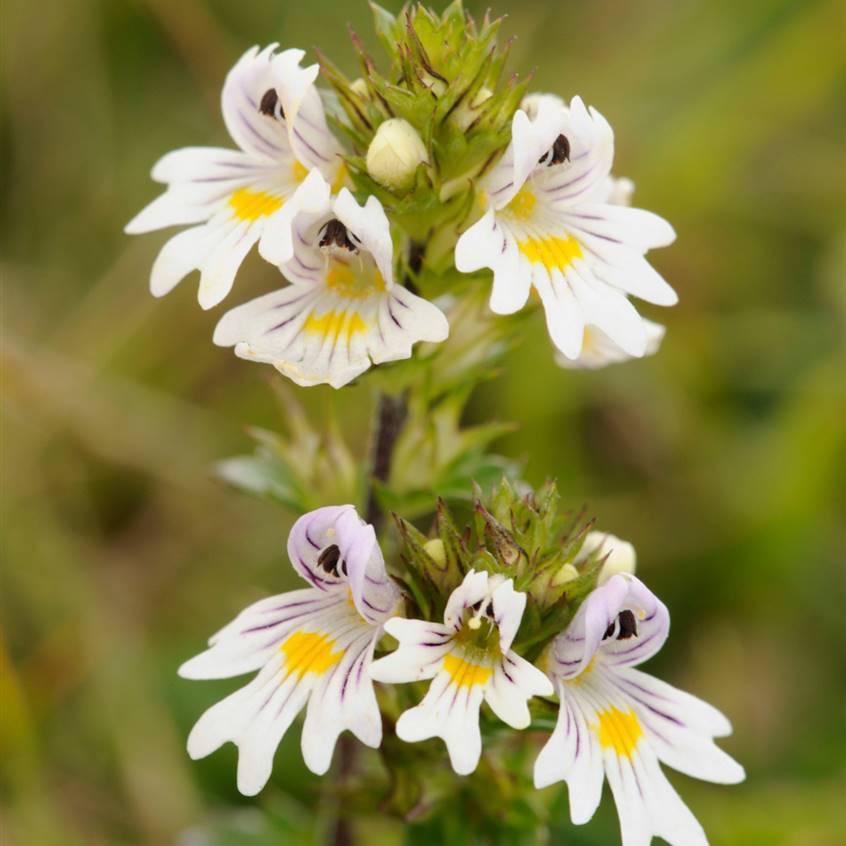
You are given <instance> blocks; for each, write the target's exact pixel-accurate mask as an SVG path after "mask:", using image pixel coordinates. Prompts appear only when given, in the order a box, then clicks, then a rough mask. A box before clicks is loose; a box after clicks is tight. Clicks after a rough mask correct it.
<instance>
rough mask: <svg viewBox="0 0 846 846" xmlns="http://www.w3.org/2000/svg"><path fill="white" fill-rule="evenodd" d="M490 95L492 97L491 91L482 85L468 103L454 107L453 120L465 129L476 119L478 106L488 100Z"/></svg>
mask: <svg viewBox="0 0 846 846" xmlns="http://www.w3.org/2000/svg"><path fill="white" fill-rule="evenodd" d="M491 97H493V91H491V89H490V88H486V87H485V86H484V85H483V86H482V87H481V88H480V89H479V90H478V91H477V92H476V96H475V97H473V99H472V100H471V101H470V102H469V103H467V104H462V105H461V106H459V107H458V109H456V112H455V122H456V123H457V124H458V125H459V126H460V127H461V129H467V127H468V126H470V124H471V123H473V121H474V120H476V115H477V113H478V109H479V106H481V105H482V104H483V103H485V102H486V101H487V100H490V99H491Z"/></svg>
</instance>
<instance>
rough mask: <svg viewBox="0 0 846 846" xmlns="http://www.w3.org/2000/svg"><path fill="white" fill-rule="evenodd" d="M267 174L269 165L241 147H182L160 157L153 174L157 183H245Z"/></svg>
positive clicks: (229, 185) (226, 184) (228, 184)
mask: <svg viewBox="0 0 846 846" xmlns="http://www.w3.org/2000/svg"><path fill="white" fill-rule="evenodd" d="M267 173H268V168H267V165H265V164H263V163H261V162H257V161H256V160H255V159H253V158H251V157H250V156H249V155H247V154H245V153H244V152H242V151H241V150H227V149H226V148H225V147H183V148H181V149H179V150H172V151H171V152H170V153H166V154H165V155H164V156H162V158H160V159H159V160H158V161H157V162H156V164H155V165H154V166H153V171H152V173H151V174H150V175H151V176H152V178H153V179H154V180H155V181H156V182H162V183H165V184H169V183H185V182H193V181H197V182H199V183H215V184H223V185H225V186H227V187H228V188H229V189H230V190H231V185H232V184H233V183H238V184H243V183H246V182H248V181H249V180H250V179H251V178H254V177H256V176H260V175H266V174H267Z"/></svg>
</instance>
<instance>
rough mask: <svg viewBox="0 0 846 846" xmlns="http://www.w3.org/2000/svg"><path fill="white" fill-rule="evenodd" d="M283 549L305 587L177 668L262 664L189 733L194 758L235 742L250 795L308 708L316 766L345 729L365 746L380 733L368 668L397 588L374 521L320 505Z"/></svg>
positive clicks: (237, 670) (307, 746) (197, 671)
mask: <svg viewBox="0 0 846 846" xmlns="http://www.w3.org/2000/svg"><path fill="white" fill-rule="evenodd" d="M288 555H289V556H290V559H291V563H292V564H293V565H294V568H295V569H296V570H297V572H298V573H299V574H300V575H301V576H302V577H303V578H304V579H305V580H306V581H307V582H309V584H310V585H311V587H309V588H306V589H304V590H296V591H293V592H291V593H285V594H282V595H281V596H272V597H269V598H268V599H263V600H261V601H260V602H257V603H255V604H254V605H251V606H250V607H249V608H247V609H246V610H244V611H242V612H241V613H240V614H239V615H238V616H237V617H236V618H235V619H234V620H233V621H232V622H231V623H229V625H227V626H226V627H225V628H223V629H222V630H221V631H219V632H218V633H217V634H216V635H214V637H212V638H211V640H210V641H209V649H207V650H206V651H205V652H202V653H201V654H200V655H197V656H196V657H194V658H192V659H191V660H190V661H188V662H186V663H185V664H183V665H182V666H181V667H180V668H179V674H180V675H181V676H183V677H185V678H189V679H218V678H226V677H229V676H237V675H241V674H242V673H247V672H251V671H253V670H260V672H259V674H258V675H257V676H256V677H255V678H254V679H253V681H251V682H250V683H249V684H248V685H247V686H246V687H243V688H241V689H240V690H238V691H236V692H235V693H233V694H231V695H230V696H227V697H226V698H225V699H223V700H222V701H221V702H218V703H217V704H216V705H213V706H212V707H211V708H209V710H208V711H206V712H205V714H203V716H202V717H200V719H199V721H198V722H197V724H196V725H195V726H194V728H193V730H192V731H191V734H190V736H189V738H188V753H189V754H190V755H191V757H192V758H203V757H205V756H206V755H208V754H210V753H211V752H214V751H215V750H216V749H217V748H219V747H220V746H221V745H222V744H224V743H226V742H227V741H231V742H232V743H234V744H235V745H236V746H237V747H238V789H239V790H240V791H241V792H242V793H244V794H246V795H248V796H252V795H254V794H256V793H258V792H259V791H260V790H261V789H262V788H263V787H264V785H265V784H266V783H267V780H268V778H269V777H270V772H271V769H272V766H273V756H274V753H275V752H276V747H277V746H278V745H279V741H280V740H281V739H282V736H283V735H284V734H285V732H286V731H287V730H288V728H289V726H290V725H291V723H292V722H293V720H294V718H295V717H296V716H297V714H298V713H299V712H300V711H301V710H302V709H303V708H305V707H306V706H308V709H307V712H306V718H305V724H304V726H303V733H302V751H303V758H304V759H305V763H306V765H307V766H308V768H309V769H310V770H312V771H313V772H315V773H318V774H321V773H325V772H326V770H327V769H328V768H329V764H330V762H331V759H332V752H333V750H334V748H335V742H336V741H337V739H338V735H339V734H340V733H341V732H342V731H344V730H345V729H349V730H350V731H351V732H352V733H353V734H354V735H355V736H356V737H357V738H358V739H359V740H361V742H362V743H365V744H367V745H368V746H372V747H376V746H378V745H379V743H380V742H381V739H382V721H381V718H380V716H379V707H378V705H377V703H376V696H375V694H374V691H373V683H372V682H371V681H370V677H369V676H368V674H367V666H368V664H369V663H370V661H371V660H372V658H373V650H374V648H375V646H376V641H377V640H378V639H379V637H380V636H381V633H382V623H383V622H384V621H385V620H386V619H387V618H388V617H389V616H390V615H391V614H392V613H394V611H395V607H396V604H397V601H398V600H399V592H398V590H397V588H396V587H395V586H394V584H393V582H391V580H390V579H389V578H388V576H387V575H386V573H385V563H384V560H383V558H382V553H381V551H380V549H379V546H378V544H377V542H376V535H375V532H374V531H373V527H372V526H370V525H368V524H366V523H363V522H362V521H361V520H360V519H359V517H358V515H357V514H356V511H355V508H353V506H351V505H342V506H335V507H329V508H319V509H317V510H316V511H312V512H310V513H309V514H306V515H304V516H303V517H301V518H300V519H299V520H298V521H297V522H296V523H295V524H294V527H293V529H291V534H290V536H289V538H288Z"/></svg>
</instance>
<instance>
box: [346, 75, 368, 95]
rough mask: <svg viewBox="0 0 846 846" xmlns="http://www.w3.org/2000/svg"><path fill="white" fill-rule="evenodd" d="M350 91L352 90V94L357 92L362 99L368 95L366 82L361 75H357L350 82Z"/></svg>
mask: <svg viewBox="0 0 846 846" xmlns="http://www.w3.org/2000/svg"><path fill="white" fill-rule="evenodd" d="M350 91H352V92H353V94H357V95H358V96H359V97H361V99H362V100H366V99H367V97H368V96H369V93H368V90H367V83H366V82H365V81H364V79H362V77H358V79H354V80H353V81H352V82H351V83H350Z"/></svg>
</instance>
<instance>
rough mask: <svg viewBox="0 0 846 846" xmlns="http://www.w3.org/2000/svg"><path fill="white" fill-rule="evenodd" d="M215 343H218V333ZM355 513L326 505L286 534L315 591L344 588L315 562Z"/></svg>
mask: <svg viewBox="0 0 846 846" xmlns="http://www.w3.org/2000/svg"><path fill="white" fill-rule="evenodd" d="M236 311H237V309H236ZM231 313H232V312H230V314H231ZM227 316H228V315H227ZM224 320H226V317H224V319H223V320H221V321H220V323H219V324H218V329H220V327H221V326H222V325H223V323H224ZM233 337H234V336H233ZM215 343H220V341H218V340H217V332H215ZM224 343H232V339H231V338H228V339H227V340H226V341H225V342H224ZM355 513H356V511H355V506H353V505H326V506H324V507H322V508H317V509H315V510H314V511H309V512H308V513H306V514H303V515H302V516H301V517H299V518H298V519H297V521H296V522H295V523H294V525H293V526H292V527H291V531H290V532H289V534H288V558H289V559H290V561H291V564H292V566H293V568H294V569H295V570H296V571H297V573H299V574H300V576H302V577H303V578H304V579H305V580H306V581H307V582H309V584H311V585H313V586H314V587H316V588H317V589H318V590H321V591H327V590H330V589H332V588H336V587H342V586H343V584H344V578H343V575H342V574H340V573H339V574H338V575H334V574H333V573H331V572H327V571H326V570H325V569H324V568H322V567H321V566H320V565H319V563H318V559H319V558H320V554H321V553H322V552H323V550H325V549H326V548H328V547H330V546H332V545H333V544H337V543H338V534H337V530H336V525H337V523H338V520H340V519H341V518H342V517H343V516H344V515H345V514H353V515H355Z"/></svg>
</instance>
